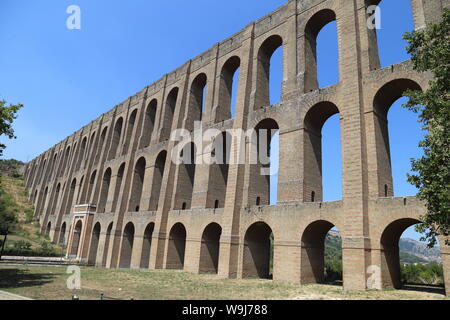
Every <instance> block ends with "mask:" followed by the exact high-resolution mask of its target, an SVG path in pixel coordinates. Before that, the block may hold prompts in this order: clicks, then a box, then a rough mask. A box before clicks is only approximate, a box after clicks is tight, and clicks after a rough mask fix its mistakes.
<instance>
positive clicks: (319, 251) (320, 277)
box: [300, 220, 342, 284]
mask: <svg viewBox="0 0 450 320" xmlns="http://www.w3.org/2000/svg"><path fill="white" fill-rule="evenodd" d="M333 227H335V224H334V223H332V222H330V221H328V220H316V221H313V222H311V223H310V224H308V225H307V227H306V228H305V229H304V230H303V232H302V233H301V261H300V282H301V283H302V284H305V283H322V282H323V281H324V279H325V278H324V276H325V265H324V259H325V237H326V236H327V234H328V232H329V231H330V230H331V229H332V228H333ZM340 231H341V232H342V230H340Z"/></svg>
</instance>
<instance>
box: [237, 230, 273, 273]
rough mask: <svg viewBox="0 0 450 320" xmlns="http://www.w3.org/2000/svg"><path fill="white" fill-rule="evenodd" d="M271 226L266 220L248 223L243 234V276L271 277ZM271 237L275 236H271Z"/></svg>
mask: <svg viewBox="0 0 450 320" xmlns="http://www.w3.org/2000/svg"><path fill="white" fill-rule="evenodd" d="M271 235H273V232H272V228H271V227H270V226H269V225H268V224H267V223H266V222H262V221H260V222H255V223H253V224H252V225H250V226H249V227H248V229H247V231H246V232H245V236H244V248H243V250H244V253H243V266H242V277H243V278H255V277H258V278H266V279H269V278H271V277H272V274H271V272H270V259H271V255H272V245H271ZM273 239H275V237H274V236H273Z"/></svg>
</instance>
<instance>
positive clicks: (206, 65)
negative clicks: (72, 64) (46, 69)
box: [25, 0, 450, 290]
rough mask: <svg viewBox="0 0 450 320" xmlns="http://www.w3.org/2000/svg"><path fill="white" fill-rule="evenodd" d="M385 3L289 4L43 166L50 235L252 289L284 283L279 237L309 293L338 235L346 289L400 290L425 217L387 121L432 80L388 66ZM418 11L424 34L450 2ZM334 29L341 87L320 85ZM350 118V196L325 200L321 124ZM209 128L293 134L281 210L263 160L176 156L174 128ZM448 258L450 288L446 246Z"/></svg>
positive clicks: (107, 257)
mask: <svg viewBox="0 0 450 320" xmlns="http://www.w3.org/2000/svg"><path fill="white" fill-rule="evenodd" d="M383 1H387V0H383ZM379 2H380V1H377V0H353V1H350V0H297V1H296V0H290V1H288V3H287V4H285V5H284V6H282V7H281V8H279V9H277V10H276V11H274V12H272V13H271V14H269V15H268V16H266V17H264V18H262V19H260V20H258V21H256V22H254V23H251V24H249V25H248V26H247V27H245V28H244V29H243V30H242V31H240V32H238V33H236V34H234V35H233V36H231V37H230V38H228V39H226V40H224V41H222V42H220V43H217V44H216V45H215V46H214V47H213V48H211V49H210V50H208V51H206V52H204V53H203V54H201V55H200V56H198V57H196V58H194V59H192V60H190V61H188V62H187V63H185V64H184V65H183V66H181V67H180V68H178V69H177V70H175V71H173V72H171V73H169V74H167V75H165V76H164V77H163V78H162V79H160V80H158V81H157V82H155V83H153V84H152V85H149V86H147V87H146V88H144V89H143V90H142V91H140V92H139V93H137V94H135V95H134V96H132V97H130V98H128V99H127V100H126V101H124V102H122V103H121V104H119V105H117V106H115V107H114V108H113V109H112V110H110V111H109V112H107V113H105V114H103V115H102V116H100V117H99V118H98V119H96V120H94V121H92V122H91V123H90V124H88V125H86V126H84V127H83V128H81V129H80V130H78V131H77V132H75V133H74V134H72V135H71V136H70V137H68V138H66V139H64V140H63V141H62V142H60V143H58V144H57V145H55V146H53V147H52V148H51V149H49V150H47V151H46V152H44V153H43V154H41V155H40V156H38V157H37V158H35V159H34V160H32V161H30V162H29V163H28V164H27V165H26V173H25V177H26V186H27V188H28V190H29V194H30V199H31V200H32V201H33V203H34V204H35V206H36V217H39V219H40V223H41V226H42V231H43V232H47V233H49V236H50V238H51V239H52V240H53V241H54V242H59V243H66V244H67V245H68V254H69V255H70V256H72V257H74V258H75V257H76V258H77V259H79V260H81V261H84V262H88V263H90V264H95V265H97V266H101V267H107V268H117V267H120V268H149V269H161V268H167V269H184V270H186V271H189V272H195V273H205V272H208V273H210V272H212V273H218V275H219V276H221V277H238V278H241V277H262V278H265V277H269V273H270V268H269V260H270V250H271V249H270V248H271V245H270V235H271V233H273V237H274V240H273V254H274V257H273V279H274V280H276V281H291V282H297V283H301V284H303V283H312V282H320V281H322V280H323V274H324V272H323V269H324V262H323V260H324V259H323V255H324V239H325V236H326V234H327V232H328V231H329V230H330V229H331V228H332V227H333V226H336V227H337V228H338V229H339V231H340V234H341V236H342V240H343V283H344V288H345V289H354V290H365V289H367V288H387V287H395V288H398V287H400V285H401V284H400V277H399V270H400V267H399V248H398V241H399V238H400V236H401V234H402V232H403V231H404V230H405V229H406V228H408V227H409V226H411V225H413V224H416V223H417V222H418V219H419V217H420V216H421V215H422V214H424V213H425V207H424V205H423V204H421V203H420V202H419V201H418V200H417V199H416V198H415V197H407V198H403V197H402V198H395V197H393V185H392V173H391V163H390V149H389V138H388V132H387V111H388V109H389V108H390V106H391V104H392V103H393V102H394V101H395V100H397V99H398V98H399V97H401V96H402V94H403V92H404V91H405V90H406V89H414V90H420V89H426V88H427V86H428V85H429V80H430V75H429V74H419V73H417V72H415V71H414V70H413V69H412V64H411V62H410V61H405V62H402V63H399V64H395V65H392V66H390V67H387V68H382V69H381V68H380V62H379V57H378V46H377V38H376V30H372V29H370V28H368V27H367V19H368V13H367V10H366V8H367V7H368V6H369V5H373V4H378V3H379ZM411 4H412V10H413V16H414V22H415V27H416V28H422V27H424V26H425V25H426V24H427V23H431V22H436V20H437V19H439V17H440V16H441V13H442V10H443V8H444V7H450V0H433V1H426V0H411ZM399 14H401V13H399ZM334 20H336V22H337V33H338V50H339V63H338V64H339V82H338V83H337V84H335V85H332V86H329V87H326V88H323V89H319V88H318V82H317V71H316V37H317V35H318V33H319V31H320V30H321V29H322V27H323V26H325V25H326V24H327V23H328V22H331V21H334ZM280 46H282V47H283V70H284V72H283V84H282V99H281V100H282V101H281V102H280V103H278V104H275V105H270V103H269V98H268V97H269V93H268V91H269V85H268V83H269V72H268V70H269V63H270V58H271V56H272V53H273V52H274V51H275V50H276V49H277V48H278V47H280ZM238 68H240V73H239V86H238V90H237V98H236V107H235V108H236V109H235V110H236V112H235V116H234V118H231V113H230V100H231V98H230V97H231V92H230V91H231V90H230V89H231V88H232V81H233V75H234V72H235V71H236V70H237V69H238ZM205 85H206V86H207V90H206V97H205V103H204V106H202V100H203V93H202V92H203V89H204V87H205ZM202 108H204V112H202ZM336 113H339V115H340V125H341V141H342V155H341V156H342V163H343V178H342V185H343V187H342V188H343V189H342V194H343V200H342V201H334V202H322V169H321V164H322V160H321V128H322V125H323V124H324V122H325V121H326V120H327V119H328V118H329V117H330V116H332V115H334V114H336ZM200 119H201V120H202V121H203V130H206V129H208V128H217V129H219V130H221V131H222V132H225V131H226V130H228V129H232V128H235V129H239V128H241V129H244V130H247V129H249V128H256V129H279V132H280V138H279V144H280V151H279V152H280V159H279V178H278V179H279V181H278V203H277V205H272V206H270V205H268V204H269V191H270V188H269V180H268V178H267V176H262V175H260V174H259V168H260V167H261V165H259V164H248V163H247V164H230V165H218V164H212V165H206V164H197V165H187V164H180V165H177V164H174V163H173V162H172V161H171V157H170V155H171V152H172V150H173V148H174V144H175V143H176V142H174V141H171V139H169V137H170V133H171V132H172V131H173V130H175V129H176V128H186V129H188V130H190V131H191V132H192V131H193V129H194V127H193V123H194V121H195V120H200ZM241 147H243V148H249V142H248V141H245V143H244V145H240V142H239V141H235V140H234V139H233V142H232V149H233V150H236V149H238V148H241ZM393 152H395V150H393ZM198 156H199V155H198V154H197V157H198ZM442 262H443V265H444V274H445V284H446V286H447V287H448V286H449V285H450V250H449V249H448V248H446V246H442Z"/></svg>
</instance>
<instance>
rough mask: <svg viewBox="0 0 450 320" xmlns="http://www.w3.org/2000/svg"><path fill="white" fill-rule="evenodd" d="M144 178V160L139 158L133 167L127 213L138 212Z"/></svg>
mask: <svg viewBox="0 0 450 320" xmlns="http://www.w3.org/2000/svg"><path fill="white" fill-rule="evenodd" d="M144 176H145V158H140V159H139V160H138V161H137V162H136V165H135V167H134V174H133V182H132V183H133V184H132V186H131V193H130V202H129V205H128V211H130V212H138V211H139V207H140V203H141V197H142V188H143V187H144Z"/></svg>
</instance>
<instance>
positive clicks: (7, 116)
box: [0, 100, 23, 156]
mask: <svg viewBox="0 0 450 320" xmlns="http://www.w3.org/2000/svg"><path fill="white" fill-rule="evenodd" d="M22 107H23V105H22V104H15V105H12V104H10V105H9V106H7V105H6V101H5V100H0V136H2V135H5V136H7V137H8V138H9V139H15V138H16V137H15V136H14V130H13V128H12V123H13V121H14V120H15V119H16V118H17V112H18V111H19V109H20V108H22ZM5 148H6V146H5V145H4V144H2V143H0V156H1V155H3V150H4V149H5Z"/></svg>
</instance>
